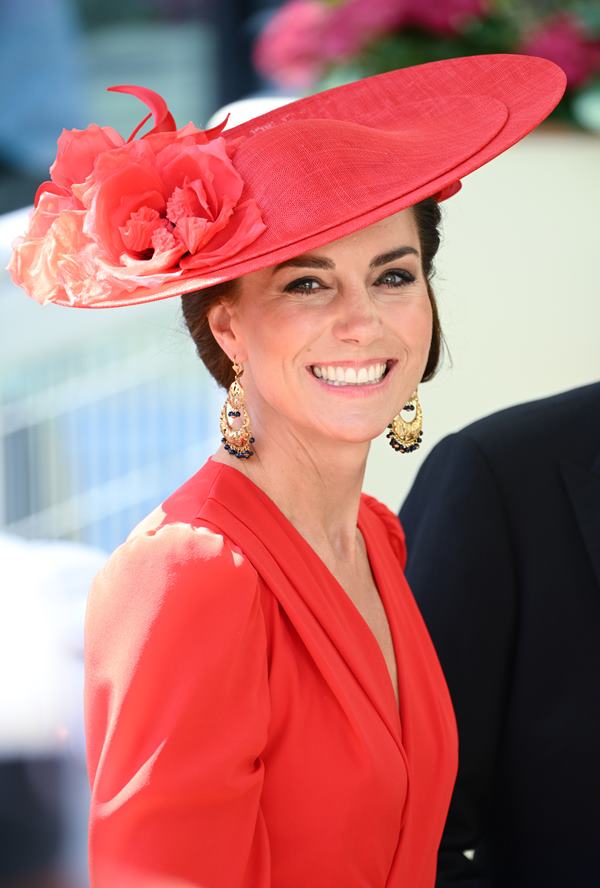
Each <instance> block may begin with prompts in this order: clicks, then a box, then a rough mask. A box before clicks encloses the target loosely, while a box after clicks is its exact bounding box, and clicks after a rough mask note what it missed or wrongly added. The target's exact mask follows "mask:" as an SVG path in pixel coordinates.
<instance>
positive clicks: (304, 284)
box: [284, 278, 320, 293]
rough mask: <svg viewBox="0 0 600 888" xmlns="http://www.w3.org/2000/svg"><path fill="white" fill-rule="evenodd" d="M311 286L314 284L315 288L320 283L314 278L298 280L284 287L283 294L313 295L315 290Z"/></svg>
mask: <svg viewBox="0 0 600 888" xmlns="http://www.w3.org/2000/svg"><path fill="white" fill-rule="evenodd" d="M311 284H316V285H317V287H319V286H320V282H319V281H318V280H316V278H298V280H297V281H292V282H291V283H290V284H288V285H287V286H286V287H284V292H285V293H314V291H315V289H316V288H314V287H312V286H311Z"/></svg>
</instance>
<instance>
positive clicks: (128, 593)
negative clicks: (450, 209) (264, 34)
mask: <svg viewBox="0 0 600 888" xmlns="http://www.w3.org/2000/svg"><path fill="white" fill-rule="evenodd" d="M120 89H121V90H125V91H128V92H133V93H134V94H136V95H138V96H139V97H141V98H143V100H144V101H145V102H146V104H148V105H149V107H150V108H151V110H152V112H153V114H154V118H155V126H154V128H153V129H152V130H151V132H150V133H148V134H147V135H145V136H143V137H141V139H138V140H137V141H136V140H135V138H134V136H135V132H134V134H133V135H132V136H131V137H130V139H129V140H128V141H127V142H125V141H124V140H123V139H122V138H121V137H120V136H119V135H118V134H116V133H114V132H107V131H103V130H101V129H100V128H98V127H96V128H91V129H90V131H89V132H87V133H85V134H83V135H82V134H81V133H79V134H78V133H71V134H64V135H63V136H62V137H61V150H60V151H59V157H58V158H57V162H56V164H55V165H54V166H53V177H54V178H53V181H52V182H49V183H45V184H44V185H43V186H42V188H41V189H40V196H39V202H38V205H37V207H36V211H35V212H34V215H33V218H32V220H31V224H30V230H29V231H28V233H27V234H26V236H25V238H24V239H23V240H22V242H21V243H20V244H18V245H17V247H16V249H15V255H14V258H13V262H12V270H13V274H14V276H15V278H16V279H17V280H19V281H20V282H22V283H23V284H24V286H25V287H26V288H28V289H29V291H30V292H31V293H32V295H34V296H35V297H36V298H38V299H40V301H44V300H51V301H56V302H59V303H61V304H66V305H78V306H85V307H96V308H100V307H112V306H119V305H131V304H134V303H141V302H147V301H152V300H154V299H163V298H167V297H170V296H181V297H182V306H183V312H184V317H185V320H186V322H187V324H188V327H189V329H190V332H191V334H192V336H193V338H194V341H195V343H196V347H197V349H198V352H199V354H200V357H201V358H202V360H203V361H204V362H205V364H206V366H207V367H208V369H209V370H210V372H211V373H212V374H213V376H214V377H215V379H216V380H217V382H219V383H220V384H221V385H223V386H224V387H225V388H227V389H228V392H227V396H226V399H225V403H224V405H223V408H222V410H221V415H220V429H221V433H222V435H223V445H224V447H222V448H221V447H219V448H218V449H217V450H216V452H215V453H214V454H213V455H212V457H211V458H210V459H209V460H208V461H207V462H206V463H205V464H204V465H203V466H202V467H201V468H200V469H199V471H198V472H197V473H196V474H195V475H194V476H193V477H192V478H190V479H189V481H187V482H186V483H185V484H184V485H183V486H182V487H180V488H179V489H178V490H176V491H175V492H174V493H173V494H172V495H171V496H170V497H168V499H166V500H165V501H164V502H163V503H162V504H160V506H158V507H157V508H156V509H155V510H154V511H153V512H152V513H151V514H150V515H149V516H148V518H146V519H145V520H144V521H143V522H142V523H141V524H140V525H138V527H137V528H135V529H134V530H133V531H132V533H131V534H130V536H129V537H128V539H127V540H126V541H125V542H124V544H123V545H122V546H120V547H119V548H118V549H117V550H116V552H114V553H113V555H112V556H111V558H110V559H109V561H108V563H107V565H106V566H105V568H104V569H103V570H102V572H101V573H100V575H99V576H98V578H97V580H96V582H95V585H94V588H93V590H92V593H91V595H90V599H89V604H88V611H87V624H86V654H85V656H86V729H87V751H88V767H89V775H90V781H91V786H92V798H91V808H90V843H89V848H90V873H91V885H92V888H150V886H152V888H159V886H164V888H172V886H175V885H181V886H182V888H183V886H189V888H191V886H203V888H306V886H311V888H331V886H343V888H364V886H367V885H368V886H369V888H409V886H410V888H433V885H434V881H435V871H436V855H437V849H438V845H439V842H440V837H441V834H442V829H443V826H444V821H445V817H446V813H447V809H448V804H449V800H450V796H451V792H452V786H453V782H454V778H455V774H456V766H457V739H456V727H455V723H454V716H453V712H452V707H451V704H450V699H449V696H448V692H447V688H446V685H445V682H444V678H443V675H442V672H441V669H440V666H439V663H438V661H437V658H436V655H435V652H434V649H433V646H432V644H431V641H430V639H429V636H428V634H427V631H426V629H425V626H424V624H423V621H422V619H421V617H420V615H419V612H418V609H417V607H416V605H415V602H414V600H413V597H412V595H411V592H410V589H409V588H408V585H407V583H406V579H405V577H404V565H405V561H406V551H405V546H404V535H403V531H402V528H401V527H400V524H399V523H398V521H397V519H396V516H395V515H393V514H392V513H391V512H390V511H388V510H387V509H386V507H385V506H383V505H382V504H381V503H379V502H377V500H375V499H373V498H372V497H370V496H368V495H367V494H364V493H362V492H361V488H362V482H363V477H364V472H365V466H366V462H367V457H368V454H369V447H370V444H371V442H372V440H373V439H374V438H375V437H376V436H378V435H380V434H381V433H382V432H383V431H384V430H385V429H386V427H387V426H390V429H389V436H388V437H390V443H391V444H392V446H394V449H396V450H397V451H399V452H401V453H407V452H410V451H411V450H413V449H414V448H415V447H416V446H418V443H419V438H420V421H421V411H420V407H419V403H418V399H417V396H416V390H417V388H418V385H419V383H420V382H421V381H422V380H424V379H429V378H430V377H431V376H432V375H433V373H434V372H435V369H436V366H437V363H438V359H439V354H440V342H441V333H440V328H439V321H438V317H437V311H436V305H435V299H434V294H433V291H432V287H431V277H432V274H433V260H434V257H435V254H436V251H437V248H438V245H439V233H438V224H439V221H440V211H439V203H440V202H441V201H443V200H445V199H447V198H449V197H452V196H453V195H455V194H456V193H457V191H458V190H459V188H460V179H461V177H463V176H465V175H467V174H468V173H470V172H471V171H472V170H475V169H477V168H478V167H479V166H481V165H482V164H483V163H486V162H487V161H488V160H491V159H492V158H493V157H495V156H496V155H497V154H499V153H500V152H502V151H504V150H506V149H507V148H509V147H510V146H511V145H512V144H514V143H515V141H517V140H518V139H520V138H522V137H523V136H524V135H525V134H526V133H527V132H529V131H530V130H531V129H532V128H533V127H534V126H535V125H536V124H537V123H539V122H540V121H541V120H542V119H543V118H544V117H545V116H546V115H547V114H548V113H549V112H550V110H551V109H552V108H553V107H554V105H555V104H556V103H557V102H558V100H559V98H560V96H561V94H562V91H563V89H564V76H563V74H562V72H561V71H560V69H558V68H557V67H556V66H555V65H552V64H551V63H549V62H546V61H544V60H542V59H534V58H527V57H519V56H515V57H510V56H501V55H496V56H480V57H470V58H466V59H451V60H448V61H444V62H437V63H433V64H430V65H423V66H419V67H417V68H406V69H403V70H400V71H393V72H390V73H388V74H384V75H381V76H378V77H373V78H367V79H365V80H362V81H357V82H356V83H352V84H348V85H347V86H343V87H338V88H336V89H332V90H327V91H325V92H323V93H319V94H318V95H316V96H311V97H308V98H305V99H301V100H299V101H297V102H293V103H291V104H289V105H286V106H284V107H283V108H278V109H275V110H273V111H270V112H269V113H267V114H264V115H261V116H260V117H258V118H254V119H253V120H251V121H248V122H246V123H245V124H241V125H240V126H236V127H233V128H231V129H229V130H227V129H226V128H225V123H226V121H224V122H223V123H222V124H221V125H219V126H218V127H216V128H214V129H212V130H208V131H207V132H203V131H200V130H198V129H197V128H196V127H195V126H194V125H193V124H188V125H187V126H186V127H183V128H182V129H179V130H177V129H176V128H175V122H174V121H173V118H172V116H171V115H170V113H169V111H168V108H167V107H166V105H165V103H164V102H163V101H162V99H160V97H158V96H155V95H154V94H152V93H150V92H149V91H148V90H140V89H139V88H134V87H126V88H124V87H122V88H120ZM407 96H409V97H410V100H409V101H407V100H406V98H405V97H407ZM136 132H137V130H136ZM432 555H433V556H435V553H432Z"/></svg>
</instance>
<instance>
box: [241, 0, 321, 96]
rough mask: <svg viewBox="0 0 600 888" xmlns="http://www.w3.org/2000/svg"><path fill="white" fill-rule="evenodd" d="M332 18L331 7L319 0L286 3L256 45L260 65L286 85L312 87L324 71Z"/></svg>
mask: <svg viewBox="0 0 600 888" xmlns="http://www.w3.org/2000/svg"><path fill="white" fill-rule="evenodd" d="M329 17H330V9H329V8H328V7H327V6H326V5H325V4H324V3H319V2H317V0H292V2H291V3H286V4H284V5H283V6H282V7H281V8H280V9H279V10H278V11H277V12H276V13H275V14H274V15H273V16H272V17H271V19H270V20H269V22H268V23H267V26H266V28H265V29H264V30H263V32H262V33H261V35H260V37H259V39H258V41H257V43H256V44H255V46H254V53H253V60H254V64H255V65H256V68H257V69H258V70H259V71H260V72H261V73H262V74H263V75H264V76H265V77H268V78H270V79H272V80H275V81H277V82H278V83H280V84H281V85H282V86H287V87H292V88H303V87H307V86H311V85H312V84H313V83H314V82H315V81H316V80H318V78H319V76H320V75H321V73H322V71H323V67H324V63H323V40H324V36H325V34H326V31H327V28H328V21H329Z"/></svg>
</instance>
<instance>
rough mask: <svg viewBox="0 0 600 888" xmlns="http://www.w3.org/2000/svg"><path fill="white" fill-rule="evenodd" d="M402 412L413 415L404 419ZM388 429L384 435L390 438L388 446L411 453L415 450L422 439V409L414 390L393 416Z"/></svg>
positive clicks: (401, 451)
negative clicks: (408, 399) (398, 411)
mask: <svg viewBox="0 0 600 888" xmlns="http://www.w3.org/2000/svg"><path fill="white" fill-rule="evenodd" d="M403 413H414V416H413V417H412V418H411V419H409V420H406V419H404V417H403V416H402V414H403ZM388 429H389V430H390V431H389V432H388V433H387V435H386V437H387V438H389V439H390V446H391V447H393V448H394V450H396V451H399V452H400V453H412V452H413V450H417V448H418V447H420V445H421V441H422V440H423V411H422V410H421V405H420V404H419V397H418V395H417V392H415V393H414V394H413V395H412V397H411V399H410V401H409V402H408V403H407V404H405V405H404V407H403V408H402V410H401V411H400V413H398V415H397V416H395V417H394V418H393V420H392V421H391V423H390V424H389V426H388Z"/></svg>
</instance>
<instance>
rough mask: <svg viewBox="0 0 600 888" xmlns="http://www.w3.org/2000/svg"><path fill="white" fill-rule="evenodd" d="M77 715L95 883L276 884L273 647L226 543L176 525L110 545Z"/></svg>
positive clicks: (253, 585)
mask: <svg viewBox="0 0 600 888" xmlns="http://www.w3.org/2000/svg"><path fill="white" fill-rule="evenodd" d="M85 710H86V733H87V745H88V766H89V772H90V781H91V786H92V800H91V808H90V875H91V885H92V888H142V886H143V888H159V886H160V888H176V886H178V888H191V886H202V888H221V886H222V888H225V886H227V888H231V886H248V888H250V886H252V888H264V886H267V885H269V884H270V874H269V872H270V863H269V848H268V836H267V832H266V827H265V823H264V820H263V817H262V813H261V808H260V799H261V790H262V784H263V763H262V760H261V753H262V750H263V748H264V745H265V742H266V737H267V725H268V720H269V693H268V673H267V641H266V634H265V625H264V620H263V615H262V611H261V607H260V596H259V590H258V581H257V575H256V573H255V571H254V569H253V568H252V567H251V565H250V564H249V563H248V562H247V561H246V560H245V559H244V557H243V555H242V554H240V553H239V552H238V551H236V550H235V548H234V547H233V546H232V544H231V543H230V542H228V541H227V540H226V539H225V538H223V537H222V536H221V535H220V534H218V533H216V532H213V531H211V530H208V529H206V528H192V527H190V526H189V525H186V524H171V525H166V526H164V527H162V528H161V529H159V530H158V531H155V532H151V533H142V534H140V535H139V536H138V537H137V538H133V539H130V540H129V541H128V542H126V543H125V544H124V545H123V546H121V547H120V548H119V549H117V551H116V552H115V553H114V554H113V556H112V557H111V558H110V559H109V561H108V564H107V565H106V567H105V568H104V569H103V570H102V572H101V573H100V575H99V576H98V578H97V580H96V582H95V584H94V587H93V589H92V593H91V596H90V601H89V605H88V611H87V616H86V688H85Z"/></svg>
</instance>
